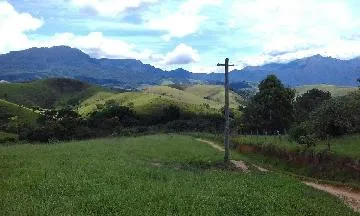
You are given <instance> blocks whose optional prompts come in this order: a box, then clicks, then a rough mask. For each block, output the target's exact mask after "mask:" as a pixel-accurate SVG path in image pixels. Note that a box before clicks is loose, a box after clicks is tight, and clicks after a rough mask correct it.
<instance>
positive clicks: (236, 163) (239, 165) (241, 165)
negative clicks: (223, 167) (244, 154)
mask: <svg viewBox="0 0 360 216" xmlns="http://www.w3.org/2000/svg"><path fill="white" fill-rule="evenodd" d="M197 141H200V142H203V143H206V144H208V145H210V146H211V147H213V148H215V149H217V150H218V151H221V152H224V151H225V150H224V148H222V147H220V146H218V145H216V144H215V143H214V142H211V141H208V140H203V139H197ZM230 162H231V163H232V164H233V165H234V166H235V167H236V168H238V169H241V170H242V171H244V172H250V169H249V167H248V166H247V165H246V164H245V162H244V161H236V160H231V161H230ZM253 166H254V167H255V168H257V169H258V170H260V171H261V172H266V171H267V170H266V169H264V168H261V167H259V166H255V165H253Z"/></svg>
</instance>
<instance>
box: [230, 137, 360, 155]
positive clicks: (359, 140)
mask: <svg viewBox="0 0 360 216" xmlns="http://www.w3.org/2000/svg"><path fill="white" fill-rule="evenodd" d="M233 142H234V143H237V144H240V145H241V144H247V145H265V146H266V145H274V146H277V147H279V148H281V149H285V150H289V151H296V150H304V149H309V148H307V147H305V146H301V145H299V144H298V143H297V142H295V141H293V140H291V139H290V138H289V137H288V136H256V135H242V136H236V137H235V138H233ZM329 143H330V146H331V153H333V154H336V155H339V156H345V157H352V158H353V159H360V135H348V136H343V137H337V138H333V139H330V140H329ZM310 149H313V150H315V152H317V153H320V152H324V151H326V150H328V141H326V140H318V141H317V142H316V143H315V146H314V147H312V148H310Z"/></svg>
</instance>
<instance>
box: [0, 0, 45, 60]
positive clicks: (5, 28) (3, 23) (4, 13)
mask: <svg viewBox="0 0 360 216" xmlns="http://www.w3.org/2000/svg"><path fill="white" fill-rule="evenodd" d="M42 25H43V21H42V20H41V19H38V18H35V17H33V16H32V15H30V14H28V13H19V12H17V11H16V10H15V8H14V7H13V6H12V5H11V4H9V3H8V2H6V1H0V32H1V33H0V53H7V52H9V51H12V50H20V49H24V48H27V46H28V44H29V39H28V37H27V36H26V34H25V33H26V32H31V31H35V30H37V29H39V28H40V27H41V26H42Z"/></svg>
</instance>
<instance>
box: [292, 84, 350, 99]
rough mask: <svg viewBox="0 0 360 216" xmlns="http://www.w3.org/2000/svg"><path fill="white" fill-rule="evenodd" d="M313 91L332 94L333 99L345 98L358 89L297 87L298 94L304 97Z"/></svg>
mask: <svg viewBox="0 0 360 216" xmlns="http://www.w3.org/2000/svg"><path fill="white" fill-rule="evenodd" d="M311 89H319V90H322V91H325V92H330V93H331V95H332V96H333V97H339V96H345V95H347V94H349V93H351V92H354V91H356V89H357V88H356V87H341V86H335V85H325V84H321V85H304V86H299V87H296V94H297V95H302V94H304V93H306V92H307V91H309V90H311Z"/></svg>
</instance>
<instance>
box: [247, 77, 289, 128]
mask: <svg viewBox="0 0 360 216" xmlns="http://www.w3.org/2000/svg"><path fill="white" fill-rule="evenodd" d="M294 97H295V91H294V90H292V89H290V88H285V87H284V85H283V84H282V83H281V81H280V80H279V79H278V78H277V77H276V76H275V75H269V76H268V77H267V78H266V79H265V80H263V81H262V82H261V83H260V85H259V92H258V93H257V94H256V95H255V96H254V97H253V98H251V100H250V102H249V104H248V105H247V107H246V108H245V109H244V115H243V124H244V125H245V127H246V128H247V129H248V130H256V131H259V132H260V133H268V134H274V133H276V132H277V131H279V132H284V131H285V130H287V129H288V128H289V127H290V125H291V124H292V122H293V120H294V114H293V111H294V110H293V101H294Z"/></svg>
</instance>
